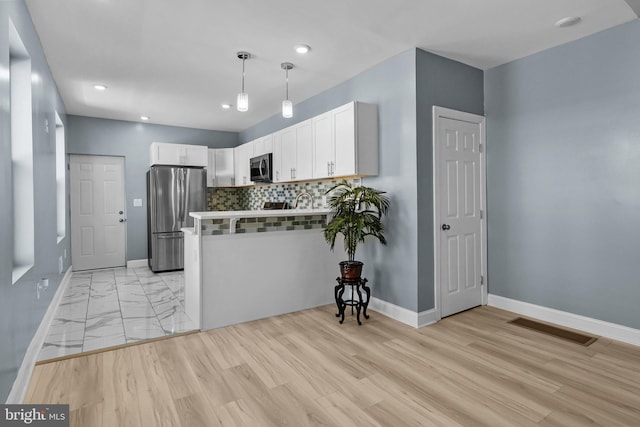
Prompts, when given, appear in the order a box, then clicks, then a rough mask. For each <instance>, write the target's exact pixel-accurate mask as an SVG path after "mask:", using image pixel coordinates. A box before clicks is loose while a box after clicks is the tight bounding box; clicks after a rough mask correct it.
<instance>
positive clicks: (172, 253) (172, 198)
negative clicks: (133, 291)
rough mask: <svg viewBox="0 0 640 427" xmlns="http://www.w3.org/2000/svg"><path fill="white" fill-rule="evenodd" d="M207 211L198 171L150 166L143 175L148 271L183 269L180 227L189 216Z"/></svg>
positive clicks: (186, 223) (202, 176) (203, 173)
mask: <svg viewBox="0 0 640 427" xmlns="http://www.w3.org/2000/svg"><path fill="white" fill-rule="evenodd" d="M206 210H207V177H206V171H205V170H204V169H202V168H194V167H179V166H152V167H151V168H150V169H149V172H147V239H148V253H149V268H151V271H154V272H158V271H168V270H182V269H183V268H184V237H183V234H182V232H181V231H180V229H181V228H183V227H193V218H192V217H190V216H189V212H202V211H206Z"/></svg>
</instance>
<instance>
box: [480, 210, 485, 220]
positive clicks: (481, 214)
mask: <svg viewBox="0 0 640 427" xmlns="http://www.w3.org/2000/svg"><path fill="white" fill-rule="evenodd" d="M482 218H484V211H483V210H482V209H480V219H482Z"/></svg>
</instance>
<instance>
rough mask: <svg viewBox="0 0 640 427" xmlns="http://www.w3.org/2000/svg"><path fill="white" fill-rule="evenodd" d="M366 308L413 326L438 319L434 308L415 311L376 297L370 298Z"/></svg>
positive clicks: (434, 321)
mask: <svg viewBox="0 0 640 427" xmlns="http://www.w3.org/2000/svg"><path fill="white" fill-rule="evenodd" d="M368 308H369V309H370V310H373V311H377V312H378V313H380V314H384V315H385V316H387V317H390V318H392V319H394V320H397V321H398V322H402V323H404V324H405V325H409V326H411V327H414V328H422V327H423V326H427V325H431V324H432V323H436V322H437V320H438V319H437V317H436V310H435V309H431V310H426V311H422V312H420V313H416V312H415V311H411V310H409V309H406V308H404V307H400V306H399V305H395V304H392V303H390V302H387V301H384V300H381V299H379V298H376V297H372V298H371V304H370V305H369V307H368Z"/></svg>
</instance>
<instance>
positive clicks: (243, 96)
mask: <svg viewBox="0 0 640 427" xmlns="http://www.w3.org/2000/svg"><path fill="white" fill-rule="evenodd" d="M249 58H251V54H250V53H249V52H238V59H242V91H241V92H240V93H239V94H238V99H237V101H236V105H237V106H238V111H247V110H248V109H249V95H248V94H247V93H246V92H245V91H244V61H246V60H247V59H249Z"/></svg>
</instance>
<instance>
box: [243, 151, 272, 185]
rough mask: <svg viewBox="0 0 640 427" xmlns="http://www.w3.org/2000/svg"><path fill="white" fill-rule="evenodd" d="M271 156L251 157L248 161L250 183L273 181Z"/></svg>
mask: <svg viewBox="0 0 640 427" xmlns="http://www.w3.org/2000/svg"><path fill="white" fill-rule="evenodd" d="M272 166H273V154H271V153H267V154H263V155H261V156H256V157H252V158H251V159H250V160H249V170H250V175H251V178H250V179H251V181H253V182H272V181H273V172H272V169H273V168H272Z"/></svg>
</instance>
